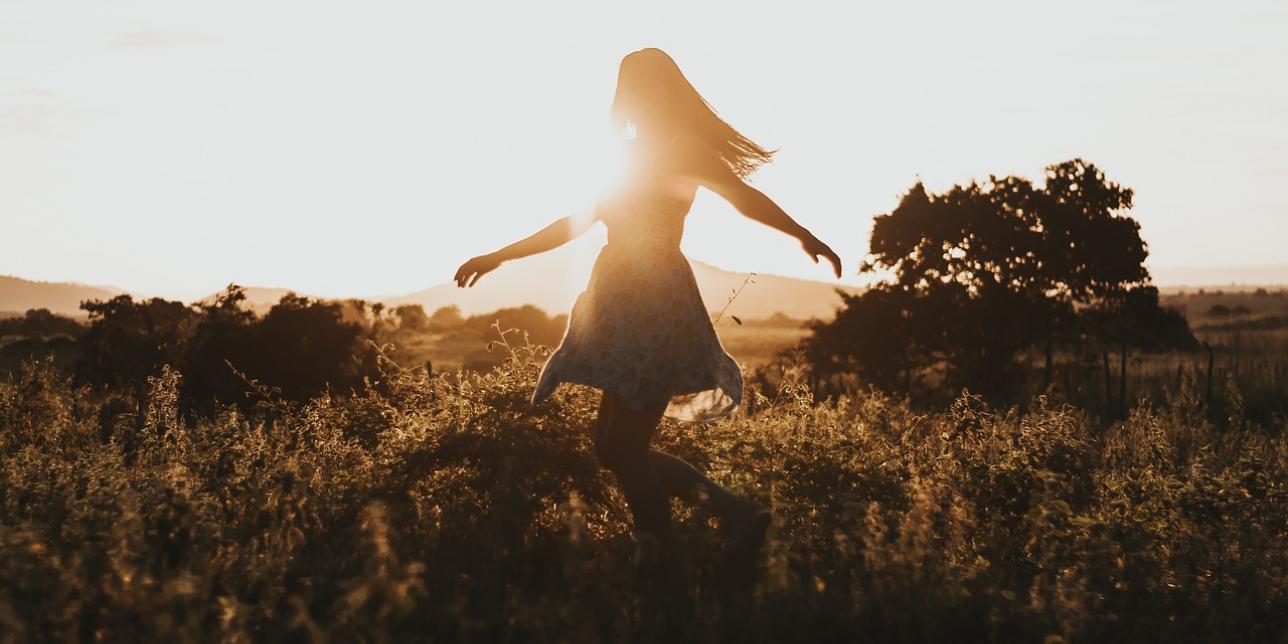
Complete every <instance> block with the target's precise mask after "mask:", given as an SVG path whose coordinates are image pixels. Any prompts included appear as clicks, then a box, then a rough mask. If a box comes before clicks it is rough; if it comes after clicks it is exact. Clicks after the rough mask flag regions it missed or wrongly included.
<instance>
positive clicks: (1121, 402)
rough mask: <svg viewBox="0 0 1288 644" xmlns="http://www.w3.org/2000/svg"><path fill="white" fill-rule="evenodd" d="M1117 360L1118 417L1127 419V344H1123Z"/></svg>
mask: <svg viewBox="0 0 1288 644" xmlns="http://www.w3.org/2000/svg"><path fill="white" fill-rule="evenodd" d="M1121 351H1122V352H1121V353H1120V354H1119V359H1118V417H1119V418H1126V417H1127V343H1125V342H1124V343H1123V345H1122V350H1121Z"/></svg>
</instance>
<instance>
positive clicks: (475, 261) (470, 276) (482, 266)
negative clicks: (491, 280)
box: [453, 255, 501, 288]
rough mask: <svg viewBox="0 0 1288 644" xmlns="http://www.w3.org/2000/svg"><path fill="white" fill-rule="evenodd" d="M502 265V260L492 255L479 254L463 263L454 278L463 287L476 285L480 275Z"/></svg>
mask: <svg viewBox="0 0 1288 644" xmlns="http://www.w3.org/2000/svg"><path fill="white" fill-rule="evenodd" d="M500 265H501V262H500V261H499V260H497V259H496V258H494V257H492V256H491V255H479V256H478V257H475V258H472V259H470V260H469V261H468V262H465V263H464V264H461V267H460V268H458V269H456V277H455V278H453V279H455V280H456V285H457V286H459V287H461V288H467V287H470V286H474V285H475V284H477V283H478V281H479V278H480V277H483V276H484V275H487V274H488V273H491V272H492V271H494V270H496V267H497V266H500Z"/></svg>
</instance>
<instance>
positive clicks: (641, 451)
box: [593, 393, 665, 470]
mask: <svg viewBox="0 0 1288 644" xmlns="http://www.w3.org/2000/svg"><path fill="white" fill-rule="evenodd" d="M604 401H605V402H604V404H603V405H601V406H600V418H599V421H598V422H596V424H595V432H594V436H593V438H594V443H595V458H596V459H598V460H599V464H600V466H602V467H604V468H605V469H609V470H617V469H620V468H621V467H622V466H623V465H628V464H631V463H635V462H638V461H643V460H645V459H647V458H648V450H649V442H650V441H651V440H652V438H653V432H654V430H655V429H656V428H657V423H658V421H659V420H661V417H662V410H664V409H665V407H662V408H659V409H656V410H655V409H652V408H651V407H652V406H650V408H648V409H645V410H643V411H640V410H635V409H631V408H629V407H627V406H626V405H624V404H623V402H622V400H621V398H619V397H617V396H615V395H613V394H609V393H606V394H604Z"/></svg>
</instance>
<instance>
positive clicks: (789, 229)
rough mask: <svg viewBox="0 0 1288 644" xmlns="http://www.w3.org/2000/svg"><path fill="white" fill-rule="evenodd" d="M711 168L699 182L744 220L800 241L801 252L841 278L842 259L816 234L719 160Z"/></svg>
mask: <svg viewBox="0 0 1288 644" xmlns="http://www.w3.org/2000/svg"><path fill="white" fill-rule="evenodd" d="M703 165H704V166H708V167H706V168H703V171H702V172H701V173H700V174H699V176H698V180H699V181H700V182H701V184H702V185H704V186H706V187H707V188H708V189H709V190H711V191H712V192H714V193H716V194H718V195H720V196H721V197H723V198H724V199H725V200H726V201H728V202H729V204H730V205H732V206H733V207H734V208H737V209H738V212H740V213H742V214H743V216H745V217H747V218H748V219H751V220H752V221H758V222H760V223H762V224H765V225H766V226H769V227H770V228H773V229H774V230H778V231H781V232H783V233H785V234H787V235H790V236H792V237H795V238H796V239H798V240H800V242H801V248H802V249H804V251H805V254H807V255H809V256H810V258H812V259H813V260H814V263H815V264H817V263H818V260H819V258H823V259H826V260H827V261H828V262H830V263H831V264H832V271H833V272H834V273H835V274H836V277H837V278H838V279H839V278H840V277H841V258H840V257H839V256H837V254H836V252H835V251H833V250H832V249H831V247H829V246H828V245H827V244H825V243H823V241H822V240H820V239H819V238H818V237H815V236H814V233H811V232H810V231H808V230H806V229H805V227H804V226H802V225H800V224H798V223H796V220H795V219H792V218H791V216H790V215H788V214H787V213H786V212H785V211H784V210H783V209H782V208H780V207H779V206H778V204H776V203H774V200H773V199H770V198H769V197H768V196H767V195H765V193H763V192H761V191H760V190H757V189H756V188H753V187H751V186H749V185H747V183H746V182H745V181H743V180H742V179H741V178H739V177H738V175H736V174H734V173H733V172H732V171H731V170H729V169H728V167H726V166H725V165H724V163H723V162H721V161H719V160H718V159H716V160H715V163H707V164H703Z"/></svg>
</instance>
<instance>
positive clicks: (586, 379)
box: [532, 189, 742, 421]
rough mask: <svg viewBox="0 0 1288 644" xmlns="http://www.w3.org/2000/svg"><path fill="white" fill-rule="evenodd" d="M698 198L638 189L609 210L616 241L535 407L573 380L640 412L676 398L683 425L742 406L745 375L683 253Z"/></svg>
mask: <svg viewBox="0 0 1288 644" xmlns="http://www.w3.org/2000/svg"><path fill="white" fill-rule="evenodd" d="M691 203H692V194H691V193H690V194H689V195H688V196H687V198H685V197H684V196H676V195H670V194H667V193H666V192H665V191H659V190H657V189H637V190H633V191H626V192H625V193H624V194H622V195H621V196H620V197H619V198H618V199H616V200H614V202H610V203H609V204H606V206H605V207H602V208H601V209H600V212H599V214H598V218H599V220H600V221H603V222H604V225H605V226H606V227H607V228H608V243H607V244H605V245H604V247H603V249H602V250H600V252H599V256H598V257H597V258H596V259H595V265H594V268H593V269H592V270H591V274H590V283H589V284H588V285H587V286H586V290H585V291H584V292H583V293H582V294H581V295H580V296H578V297H577V301H576V303H575V304H574V305H573V308H572V313H571V314H570V315H569V316H568V328H567V330H566V331H565V332H564V337H563V341H562V342H561V343H560V344H559V347H558V348H557V349H555V351H554V353H553V354H551V356H550V358H549V360H547V361H546V364H545V366H544V368H543V369H542V370H541V376H540V378H539V379H538V380H537V386H536V390H535V391H534V392H533V395H532V402H533V403H534V404H535V403H538V402H540V401H542V400H544V399H545V398H546V397H548V396H549V395H550V394H551V393H553V392H554V390H555V388H556V387H557V386H558V385H559V383H563V382H568V383H576V384H581V385H588V386H591V387H595V388H598V389H601V390H603V391H606V392H612V393H614V394H617V395H618V396H620V397H621V398H622V399H623V400H624V402H625V404H626V405H627V406H629V407H632V408H634V409H637V410H642V409H644V408H647V407H652V406H655V405H660V404H661V403H663V402H666V403H667V406H666V411H665V415H666V416H667V417H670V418H674V419H677V420H683V421H710V420H715V419H717V418H721V417H723V416H726V415H728V414H730V413H731V412H733V411H734V410H735V409H736V408H737V407H738V404H739V403H740V402H741V400H742V371H741V370H740V369H739V367H738V363H737V362H735V361H734V359H733V358H732V357H730V356H729V354H728V353H725V350H724V347H722V346H721V344H720V339H719V338H718V337H717V336H716V332H715V329H714V328H713V327H712V326H711V319H710V317H709V314H708V313H707V309H706V306H705V305H704V304H703V302H702V297H701V295H700V294H699V293H698V285H697V282H696V281H695V280H694V277H693V268H692V267H691V266H690V265H689V261H688V259H686V258H685V257H684V255H683V254H682V253H681V252H680V237H681V235H682V234H683V232H684V218H685V216H686V215H687V214H688V210H689V206H690V204H691Z"/></svg>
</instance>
